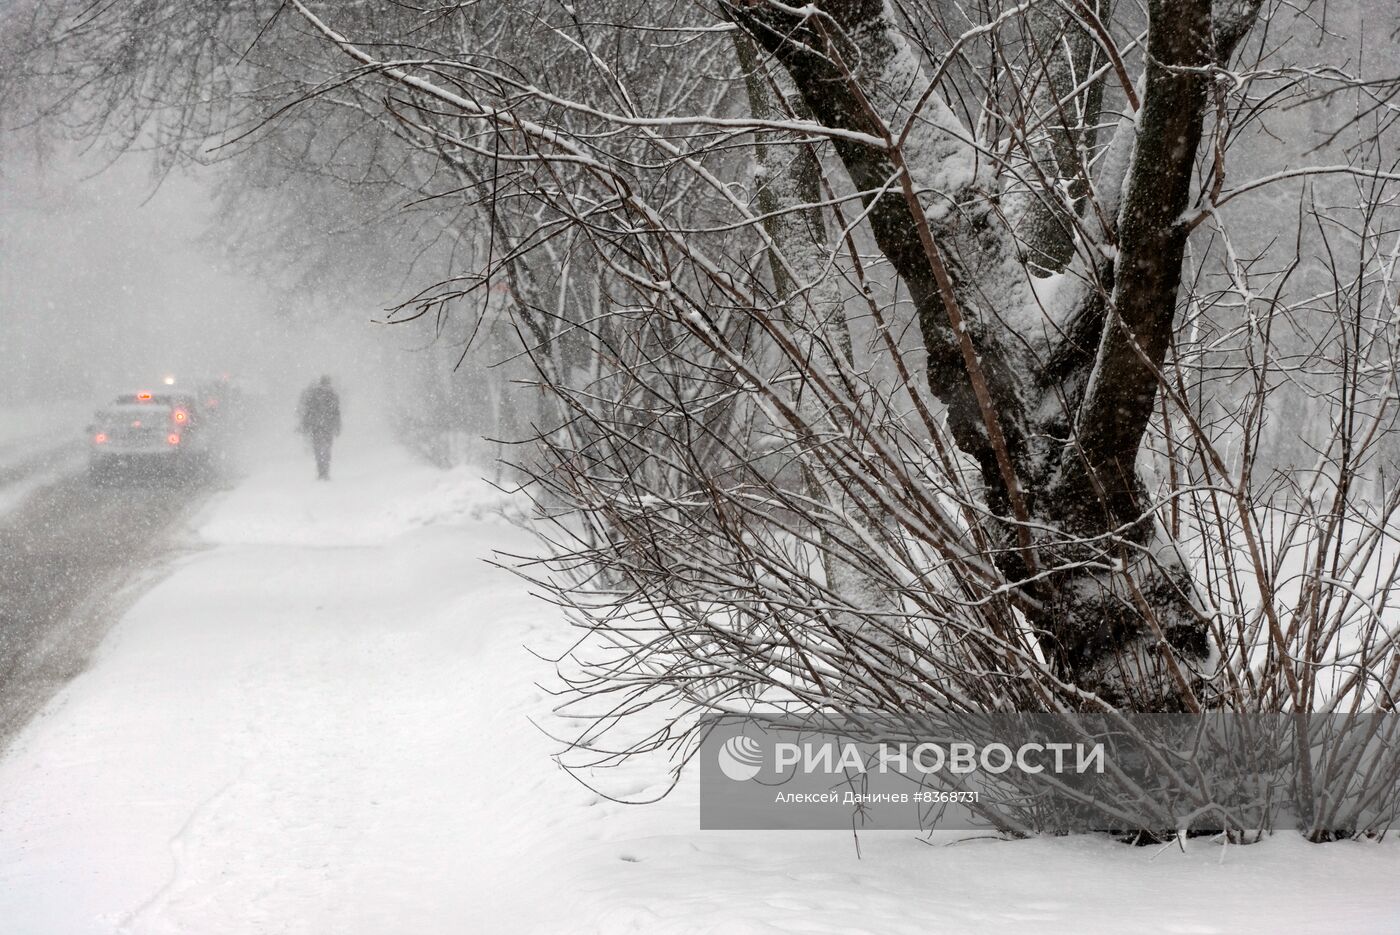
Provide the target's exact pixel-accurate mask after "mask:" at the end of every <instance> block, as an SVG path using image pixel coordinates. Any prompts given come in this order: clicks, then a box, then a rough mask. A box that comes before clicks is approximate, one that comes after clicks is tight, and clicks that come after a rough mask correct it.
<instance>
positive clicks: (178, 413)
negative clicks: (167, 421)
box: [171, 409, 190, 423]
mask: <svg viewBox="0 0 1400 935" xmlns="http://www.w3.org/2000/svg"><path fill="white" fill-rule="evenodd" d="M171 417H172V418H173V419H174V420H175V421H176V422H181V423H183V422H185V421H186V420H187V419H189V417H190V414H189V413H188V412H186V411H185V410H183V409H176V410H175V411H174V412H173V413H171Z"/></svg>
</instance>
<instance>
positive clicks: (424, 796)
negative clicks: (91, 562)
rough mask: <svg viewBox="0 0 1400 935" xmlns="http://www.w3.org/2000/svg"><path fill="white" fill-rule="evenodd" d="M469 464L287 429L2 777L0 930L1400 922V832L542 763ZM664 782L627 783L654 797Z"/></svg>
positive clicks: (539, 700) (1150, 926) (1008, 928)
mask: <svg viewBox="0 0 1400 935" xmlns="http://www.w3.org/2000/svg"><path fill="white" fill-rule="evenodd" d="M475 473H476V472H473V471H470V470H458V471H454V472H440V471H436V470H434V469H432V468H429V467H426V466H423V465H420V464H418V463H416V462H415V461H414V460H413V459H412V458H411V457H410V456H409V455H408V454H407V453H405V452H403V451H401V450H400V449H398V448H396V447H395V446H393V445H392V444H390V443H388V442H386V441H385V440H383V439H382V438H379V437H377V436H372V435H371V436H365V437H357V436H356V435H354V434H353V433H350V434H348V435H347V437H346V438H345V440H344V443H343V445H342V450H340V451H339V452H337V462H336V466H335V470H334V480H333V481H332V482H331V483H330V484H317V483H315V482H314V481H312V480H311V479H310V477H311V465H310V461H309V457H308V456H307V455H306V454H305V453H304V452H302V451H300V450H299V449H298V448H297V447H296V446H295V444H293V443H292V442H290V441H289V442H288V443H287V444H285V445H283V446H282V447H281V448H279V449H278V451H277V452H276V453H275V454H274V455H272V456H270V457H268V458H266V459H264V460H263V462H262V463H261V464H260V465H259V466H258V467H257V468H256V469H255V470H254V471H253V472H252V473H251V475H250V476H249V477H248V478H247V480H246V481H245V482H244V483H243V484H241V485H240V486H239V487H238V488H236V489H234V490H232V491H228V492H226V493H223V494H220V495H218V496H216V497H215V498H214V500H213V501H212V502H211V503H210V504H209V505H208V506H207V507H206V508H205V510H204V511H203V512H202V513H201V514H200V516H199V517H198V518H197V519H196V520H195V521H194V522H193V523H192V529H191V530H190V532H189V536H190V537H191V540H192V544H202V545H204V546H207V548H196V549H193V550H191V551H190V552H188V553H187V554H185V555H184V556H183V557H182V558H180V559H179V560H178V561H177V564H176V567H175V569H174V571H173V573H172V574H170V575H169V576H168V577H167V578H165V579H164V580H163V581H161V582H160V583H159V584H158V585H156V586H155V587H154V588H153V589H152V590H150V591H149V592H148V593H146V594H145V595H144V596H143V597H142V598H141V599H140V600H139V601H138V602H137V603H136V604H135V605H134V606H133V607H132V608H131V609H130V611H129V612H128V613H127V614H126V616H125V618H124V619H123V620H122V622H121V623H120V624H119V625H118V626H117V627H116V628H114V629H113V631H112V632H111V633H110V635H109V636H108V638H107V640H106V642H105V643H104V645H103V646H102V647H101V649H100V650H99V652H98V654H97V657H96V659H95V660H94V664H93V666H92V667H91V668H90V670H89V671H87V672H86V673H85V674H83V675H82V676H80V677H79V678H78V679H76V680H75V681H74V682H73V683H71V684H70V685H69V686H68V687H67V688H66V689H64V690H63V691H62V692H60V694H59V695H58V696H57V697H56V698H55V699H54V700H53V702H51V703H50V705H49V706H48V708H47V709H46V710H45V712H44V713H43V715H42V716H41V717H39V718H38V719H36V720H35V721H34V722H32V723H31V724H30V725H29V727H28V728H27V729H26V730H25V731H24V732H23V733H22V734H21V735H20V736H19V737H18V738H17V740H16V742H15V743H14V745H13V746H12V748H11V749H10V751H9V753H8V754H7V756H6V758H5V759H4V760H3V762H0V933H3V935H84V933H111V932H134V933H180V935H222V933H229V935H233V933H239V935H243V933H307V935H329V933H336V935H341V933H363V935H397V933H405V935H410V933H411V935H428V933H497V932H540V933H556V932H581V933H583V932H646V933H662V932H713V933H726V935H728V933H760V932H762V933H770V932H831V933H858V932H888V931H895V932H904V931H907V932H918V933H928V932H931V931H936V932H940V933H949V932H968V933H981V932H1017V933H1053V932H1066V933H1070V932H1073V933H1076V935H1088V933H1100V932H1101V933H1122V932H1163V933H1167V932H1171V933H1188V932H1189V933H1207V932H1270V933H1274V932H1309V933H1315V932H1338V933H1342V932H1346V933H1354V932H1377V933H1380V932H1390V933H1393V932H1396V931H1400V895H1397V893H1396V890H1395V880H1397V879H1400V847H1397V846H1395V845H1393V844H1389V843H1387V844H1384V845H1381V846H1375V845H1369V844H1355V843H1343V844H1336V845H1327V846H1310V845H1306V844H1304V843H1302V842H1301V841H1299V840H1298V839H1296V838H1295V837H1293V836H1287V835H1285V836H1280V837H1279V838H1277V839H1275V840H1272V841H1270V842H1267V843H1265V844H1262V845H1259V846H1256V847H1251V848H1231V849H1221V848H1219V847H1215V846H1212V845H1207V844H1204V843H1199V844H1198V843H1192V844H1191V845H1190V846H1189V847H1188V850H1187V852H1186V853H1181V852H1179V851H1177V850H1175V849H1166V850H1162V851H1157V850H1154V849H1148V848H1128V847H1124V846H1121V845H1117V844H1114V843H1112V842H1110V841H1107V840H1105V839H1101V838H1071V839H1046V840H1037V841H1029V842H1017V843H1004V842H993V841H989V840H980V841H972V842H967V843H962V844H959V845H956V846H944V845H948V844H950V843H951V842H953V841H954V837H953V836H939V837H935V838H934V839H933V840H932V842H931V843H932V845H933V846H930V843H929V842H924V841H920V840H916V839H915V838H913V837H912V836H909V835H904V834H888V833H887V834H881V835H865V836H863V838H862V840H861V853H860V854H859V855H858V854H857V852H856V849H855V848H854V847H853V845H852V840H851V837H850V835H846V834H829V833H796V832H786V833H782V832H775V833H762V834H754V833H717V832H710V833H704V834H702V833H700V832H699V831H697V830H696V826H697V812H696V804H695V801H696V798H695V790H694V787H693V784H690V783H683V784H682V785H681V786H680V787H679V788H678V789H677V791H676V792H675V794H674V795H673V796H672V797H670V798H668V799H667V800H665V801H664V802H662V803H661V804H659V805H656V806H650V807H626V806H621V805H618V804H616V803H612V802H608V801H606V800H604V799H601V798H599V797H598V796H596V795H594V794H593V793H591V792H589V791H588V790H587V789H586V788H584V787H583V786H582V785H580V784H579V783H577V782H575V781H574V780H573V779H571V778H570V777H569V776H567V775H566V774H564V773H563V772H562V771H560V770H559V769H558V768H557V767H555V766H554V765H553V763H552V762H551V760H550V759H549V753H550V752H551V750H552V749H553V747H552V742H551V741H550V740H548V739H547V738H546V737H545V736H544V735H543V734H542V733H540V732H539V731H537V730H535V729H534V728H533V727H532V726H531V724H530V720H529V719H531V718H534V719H537V720H541V719H544V720H547V718H548V708H549V701H548V698H547V697H546V695H545V694H544V692H543V691H542V690H541V689H540V688H538V687H536V684H535V683H536V682H537V681H543V680H548V679H549V677H550V675H551V670H550V668H549V666H548V665H547V664H545V663H542V662H540V660H539V659H537V658H536V657H534V656H533V655H531V654H530V653H529V652H527V651H526V649H525V648H524V647H525V646H530V647H533V648H535V649H538V650H542V651H545V652H551V651H557V650H558V649H559V648H561V647H562V646H564V645H566V644H567V641H568V639H569V638H570V635H569V634H568V633H567V632H565V631H564V628H563V627H562V626H561V624H559V623H558V621H557V618H556V615H555V614H553V613H552V612H551V610H550V609H549V608H548V607H547V606H546V605H543V604H540V603H538V602H536V601H534V600H533V599H531V598H530V597H529V596H528V595H527V594H525V591H524V588H523V586H522V585H521V583H520V582H519V581H518V580H517V579H515V578H513V577H512V576H510V575H509V574H507V573H504V572H502V571H499V570H497V569H493V568H491V567H490V566H488V565H486V564H485V563H484V562H483V561H482V560H483V559H484V558H485V557H486V556H488V555H489V554H490V553H491V551H492V550H493V549H496V548H505V549H521V548H525V547H526V546H527V543H526V539H525V536H524V535H523V534H522V533H521V532H520V531H519V530H518V529H516V528H515V527H513V526H512V525H511V524H510V523H508V522H507V521H505V520H504V519H503V518H502V517H500V516H499V515H497V509H498V508H499V507H500V506H502V505H503V503H504V501H503V499H502V497H501V496H500V495H499V494H497V493H496V492H495V491H493V490H492V489H491V488H490V487H489V486H488V485H486V484H484V483H482V482H481V481H479V480H476V479H475ZM661 781H662V777H661V776H659V775H648V774H645V773H641V774H639V778H638V779H637V780H636V782H635V784H633V785H632V786H631V787H630V788H629V789H627V790H626V791H629V792H632V793H634V794H635V795H637V796H638V797H644V796H646V795H647V794H649V793H650V792H653V791H655V790H656V789H658V788H659V787H660V783H661Z"/></svg>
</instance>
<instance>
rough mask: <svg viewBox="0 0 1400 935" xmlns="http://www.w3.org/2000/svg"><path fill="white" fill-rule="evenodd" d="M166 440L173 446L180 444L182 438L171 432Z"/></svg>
mask: <svg viewBox="0 0 1400 935" xmlns="http://www.w3.org/2000/svg"><path fill="white" fill-rule="evenodd" d="M165 440H166V441H168V442H170V444H172V445H178V444H180V436H179V435H176V434H175V433H174V432H171V433H170V434H169V435H167V436H165Z"/></svg>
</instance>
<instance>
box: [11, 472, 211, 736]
mask: <svg viewBox="0 0 1400 935" xmlns="http://www.w3.org/2000/svg"><path fill="white" fill-rule="evenodd" d="M51 464H52V461H51V459H43V458H37V459H35V461H34V463H33V464H31V465H30V466H29V467H30V469H31V470H41V469H43V468H44V467H45V466H49V467H50V469H52V468H51ZM68 465H69V468H70V473H67V474H65V475H62V476H61V477H60V478H58V479H57V480H55V481H54V482H53V483H50V484H47V485H46V486H42V487H39V488H38V489H37V490H35V491H34V492H33V493H31V494H30V495H29V496H28V497H27V498H26V499H25V500H23V501H22V502H21V503H20V504H19V505H18V506H16V507H15V508H14V509H13V510H12V511H9V512H7V513H5V514H4V515H2V516H0V750H3V749H4V747H5V746H6V745H8V744H9V742H10V741H11V740H12V739H13V737H14V735H15V734H16V733H17V732H18V731H19V729H20V728H21V727H22V726H23V725H24V724H25V723H26V722H27V721H28V720H29V719H30V718H31V717H33V716H34V714H35V713H37V712H38V711H39V710H40V709H41V708H42V707H43V705H44V703H45V702H46V701H47V700H48V699H49V698H50V697H51V696H52V695H53V694H54V692H56V691H57V690H58V689H59V688H61V687H62V686H63V685H64V684H65V683H67V682H68V680H69V679H71V678H73V677H74V676H75V675H77V674H78V673H80V672H82V671H83V669H84V668H85V667H86V666H87V663H88V659H89V657H90V656H91V654H92V651H93V649H95V648H96V646H97V645H98V643H100V642H101V640H102V636H103V634H104V633H106V631H107V628H108V627H109V626H110V625H111V624H112V622H113V621H115V620H116V619H117V618H118V617H119V616H120V612H121V611H122V610H123V609H124V608H125V607H126V606H127V605H128V604H129V603H130V602H131V601H132V600H133V599H134V598H135V597H136V596H137V595H138V594H139V593H140V591H141V590H143V589H144V587H146V586H148V585H149V584H150V582H151V581H153V580H154V578H155V577H156V575H157V574H158V572H159V570H160V569H161V568H162V567H164V566H165V565H166V561H165V559H167V558H168V557H169V555H170V554H171V553H172V552H173V551H174V548H175V546H174V544H173V542H172V536H171V535H170V533H171V531H172V529H173V527H175V525H176V524H177V522H178V521H179V519H180V518H181V517H182V516H185V515H186V514H187V513H188V512H189V511H190V510H192V509H193V508H194V507H195V506H196V505H197V504H198V503H200V502H202V501H203V500H204V498H205V497H206V496H207V494H208V489H209V488H208V486H207V485H196V484H191V483H187V482H182V483H175V482H173V481H164V482H146V483H137V482H135V481H134V480H125V481H123V482H122V483H120V484H113V483H104V484H103V485H100V486H99V485H97V484H94V483H93V482H92V481H91V480H90V479H89V478H88V475H87V471H86V465H84V464H82V462H81V461H78V462H76V463H75V462H74V461H73V460H72V458H71V452H70V458H69V460H68ZM13 471H18V472H20V473H21V474H22V473H23V471H24V468H23V467H16V468H14V469H13ZM20 479H22V478H19V477H15V476H5V477H0V483H8V482H13V481H16V480H20Z"/></svg>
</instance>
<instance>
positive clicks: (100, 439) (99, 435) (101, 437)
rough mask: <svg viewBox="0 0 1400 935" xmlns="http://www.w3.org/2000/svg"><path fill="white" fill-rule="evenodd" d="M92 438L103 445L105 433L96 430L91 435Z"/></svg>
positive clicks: (105, 440)
mask: <svg viewBox="0 0 1400 935" xmlns="http://www.w3.org/2000/svg"><path fill="white" fill-rule="evenodd" d="M92 440H93V442H94V443H95V444H98V445H105V444H107V433H106V432H98V433H97V434H96V435H94V436H92Z"/></svg>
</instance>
